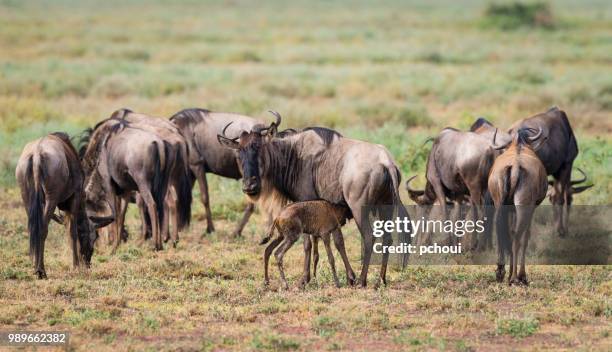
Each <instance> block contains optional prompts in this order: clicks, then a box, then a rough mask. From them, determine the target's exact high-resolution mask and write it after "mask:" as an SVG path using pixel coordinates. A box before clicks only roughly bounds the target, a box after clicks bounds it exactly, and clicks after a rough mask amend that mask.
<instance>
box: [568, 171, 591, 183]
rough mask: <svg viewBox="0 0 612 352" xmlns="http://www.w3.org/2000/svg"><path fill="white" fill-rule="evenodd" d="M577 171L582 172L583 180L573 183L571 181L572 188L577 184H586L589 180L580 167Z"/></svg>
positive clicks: (573, 181)
mask: <svg viewBox="0 0 612 352" xmlns="http://www.w3.org/2000/svg"><path fill="white" fill-rule="evenodd" d="M576 169H577V170H578V171H580V173H581V174H582V179H580V180H572V181H570V184H571V185H572V186H573V185H577V184H579V183H582V182H585V181H586V180H587V175H586V174H585V173H584V171H582V169H581V168H579V167H577V168H576Z"/></svg>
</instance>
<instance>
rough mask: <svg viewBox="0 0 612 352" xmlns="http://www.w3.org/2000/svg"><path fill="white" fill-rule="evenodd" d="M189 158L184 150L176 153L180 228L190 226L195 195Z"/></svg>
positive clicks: (178, 226)
mask: <svg viewBox="0 0 612 352" xmlns="http://www.w3.org/2000/svg"><path fill="white" fill-rule="evenodd" d="M188 162H189V160H186V156H184V155H183V152H182V150H179V151H178V153H177V155H176V166H177V168H178V169H179V170H180V174H179V178H178V180H177V184H176V193H177V198H178V204H177V209H176V210H177V211H178V214H179V216H178V222H179V223H178V225H177V228H178V230H179V231H180V230H183V229H184V228H185V227H187V226H189V223H190V222H191V202H192V201H193V197H192V194H191V186H192V181H191V175H190V170H189V167H188V164H187V163H188Z"/></svg>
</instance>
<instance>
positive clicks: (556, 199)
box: [550, 163, 572, 237]
mask: <svg viewBox="0 0 612 352" xmlns="http://www.w3.org/2000/svg"><path fill="white" fill-rule="evenodd" d="M571 175H572V163H565V164H563V165H562V166H561V168H560V169H559V171H557V173H556V174H555V175H553V177H554V178H555V182H554V183H553V188H552V191H551V197H550V202H551V203H552V205H553V215H554V221H555V228H556V230H557V233H558V234H559V237H565V236H566V235H567V229H568V223H569V219H568V216H569V205H568V201H569V199H568V198H569V193H568V188H569V187H571Z"/></svg>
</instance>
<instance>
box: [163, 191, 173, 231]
mask: <svg viewBox="0 0 612 352" xmlns="http://www.w3.org/2000/svg"><path fill="white" fill-rule="evenodd" d="M170 188H171V187H168V193H167V194H166V196H165V197H164V214H166V215H165V216H164V220H163V221H162V224H161V236H162V239H163V240H164V243H166V242H168V241H169V240H170V217H172V216H173V215H174V214H172V213H171V210H170V202H171V200H169V199H168V198H169V196H170Z"/></svg>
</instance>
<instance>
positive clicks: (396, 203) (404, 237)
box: [385, 165, 414, 268]
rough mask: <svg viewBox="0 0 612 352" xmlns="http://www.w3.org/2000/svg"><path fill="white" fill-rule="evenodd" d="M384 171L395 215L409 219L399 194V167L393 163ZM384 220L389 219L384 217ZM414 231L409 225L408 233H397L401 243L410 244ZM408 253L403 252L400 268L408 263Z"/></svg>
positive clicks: (400, 177)
mask: <svg viewBox="0 0 612 352" xmlns="http://www.w3.org/2000/svg"><path fill="white" fill-rule="evenodd" d="M385 170H386V172H387V173H388V174H389V176H390V178H391V183H392V187H393V192H392V194H393V207H394V208H396V209H397V216H398V217H399V218H401V219H404V218H405V219H410V217H409V216H408V211H407V210H406V208H405V207H404V204H403V203H402V200H401V198H400V196H399V191H398V190H399V185H400V182H401V179H402V176H401V174H400V171H399V169H398V168H397V167H396V166H395V165H393V167H388V168H385ZM385 220H389V219H385ZM413 231H414V229H413V228H412V225H410V233H404V232H402V233H400V234H399V239H400V241H401V243H406V244H410V243H411V242H412V236H411V234H412V232H413ZM409 255H410V254H409V253H404V255H403V256H402V268H406V266H407V265H408V258H409Z"/></svg>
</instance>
